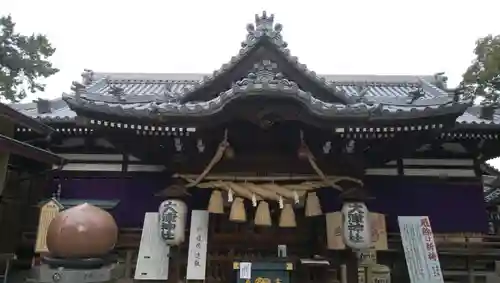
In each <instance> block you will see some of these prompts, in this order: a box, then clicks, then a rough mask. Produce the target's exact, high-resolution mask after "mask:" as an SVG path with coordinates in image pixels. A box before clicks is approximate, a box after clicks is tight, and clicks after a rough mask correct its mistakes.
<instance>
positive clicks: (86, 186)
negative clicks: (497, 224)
mask: <svg viewBox="0 0 500 283" xmlns="http://www.w3.org/2000/svg"><path fill="white" fill-rule="evenodd" d="M165 186H166V183H165V180H164V179H155V178H152V177H137V178H132V179H104V178H99V179H89V178H85V179H83V178H82V179H77V178H75V179H69V180H64V181H63V183H62V195H61V197H62V198H77V199H108V200H109V199H119V200H120V203H119V204H118V206H117V207H116V208H115V209H114V210H113V211H112V214H113V215H114V216H115V218H116V221H117V223H118V224H119V225H120V226H121V227H142V222H143V220H144V213H145V212H150V211H157V210H158V206H159V204H160V203H161V201H162V199H161V198H158V197H155V196H154V194H155V193H156V192H158V191H159V190H161V189H163V188H164V187H165ZM366 186H367V188H368V189H369V190H370V192H371V194H372V195H373V196H374V197H375V199H374V200H370V201H369V202H368V203H367V205H368V208H369V209H370V210H371V211H376V212H380V213H384V214H386V215H387V226H388V230H389V231H392V232H397V231H398V230H399V228H398V224H397V216H398V215H401V216H422V215H427V216H429V218H430V221H431V224H432V228H433V230H434V231H435V232H439V233H453V232H486V231H487V228H488V222H487V213H486V205H485V202H484V197H483V190H482V185H481V183H480V182H479V181H478V183H477V185H470V184H464V185H461V184H438V183H436V182H432V181H429V182H420V181H414V180H408V179H401V180H394V179H391V178H376V179H375V178H374V179H370V180H366ZM192 193H193V194H192V196H191V200H190V202H191V203H188V205H190V206H191V207H192V208H194V209H203V208H206V206H207V204H208V198H209V196H210V193H209V190H197V191H192ZM318 195H319V197H320V201H321V206H322V208H323V211H324V212H330V211H338V210H340V207H341V201H340V199H339V198H338V192H337V191H336V190H333V189H322V190H319V192H318Z"/></svg>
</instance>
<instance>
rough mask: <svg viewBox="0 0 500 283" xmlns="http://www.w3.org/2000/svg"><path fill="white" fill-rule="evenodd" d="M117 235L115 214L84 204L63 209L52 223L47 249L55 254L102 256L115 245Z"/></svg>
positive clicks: (62, 255) (80, 256)
mask: <svg viewBox="0 0 500 283" xmlns="http://www.w3.org/2000/svg"><path fill="white" fill-rule="evenodd" d="M117 238H118V227H117V226H116V222H115V220H114V218H113V216H111V214H109V213H108V212H107V211H105V210H103V209H100V208H98V207H96V206H93V205H91V204H88V203H84V204H81V205H78V206H75V207H72V208H69V209H67V210H64V211H62V212H60V213H59V214H58V215H57V216H56V217H55V218H54V219H53V220H52V221H51V222H50V225H49V229H48V231H47V248H48V249H49V252H50V254H51V255H52V256H54V257H62V258H82V257H99V256H102V255H105V254H107V253H108V252H109V251H111V250H112V249H113V248H114V246H115V244H116V241H117Z"/></svg>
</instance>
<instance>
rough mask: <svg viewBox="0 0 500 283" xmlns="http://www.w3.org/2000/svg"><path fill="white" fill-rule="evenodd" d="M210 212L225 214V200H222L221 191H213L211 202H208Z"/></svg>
mask: <svg viewBox="0 0 500 283" xmlns="http://www.w3.org/2000/svg"><path fill="white" fill-rule="evenodd" d="M208 212H210V213H215V214H223V213H224V199H223V198H222V192H221V191H219V190H215V189H214V190H212V194H211V195H210V200H209V202H208Z"/></svg>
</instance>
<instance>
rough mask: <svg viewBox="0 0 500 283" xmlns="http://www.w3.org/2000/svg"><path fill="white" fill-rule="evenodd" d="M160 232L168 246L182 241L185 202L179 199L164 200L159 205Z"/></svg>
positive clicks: (184, 222)
mask: <svg viewBox="0 0 500 283" xmlns="http://www.w3.org/2000/svg"><path fill="white" fill-rule="evenodd" d="M159 212H160V234H161V237H162V238H163V240H165V242H166V243H167V245H169V246H175V245H179V244H181V243H182V242H184V237H185V236H184V230H185V225H186V213H187V207H186V204H185V203H184V202H183V201H181V200H166V201H164V202H162V203H161V205H160V209H159Z"/></svg>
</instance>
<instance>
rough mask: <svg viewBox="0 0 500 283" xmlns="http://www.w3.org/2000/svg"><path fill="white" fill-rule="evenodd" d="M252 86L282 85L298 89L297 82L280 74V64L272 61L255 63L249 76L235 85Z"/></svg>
mask: <svg viewBox="0 0 500 283" xmlns="http://www.w3.org/2000/svg"><path fill="white" fill-rule="evenodd" d="M250 84H272V85H278V84H282V85H284V86H287V87H294V88H298V85H297V84H296V83H295V82H293V81H290V80H288V79H286V78H285V76H284V75H283V74H282V73H280V72H278V64H276V63H275V62H273V61H271V60H262V61H260V62H258V63H255V64H254V66H253V68H252V69H251V71H250V72H249V73H248V74H247V76H246V77H244V78H243V79H241V80H239V81H237V82H236V83H235V85H237V86H246V85H250Z"/></svg>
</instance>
